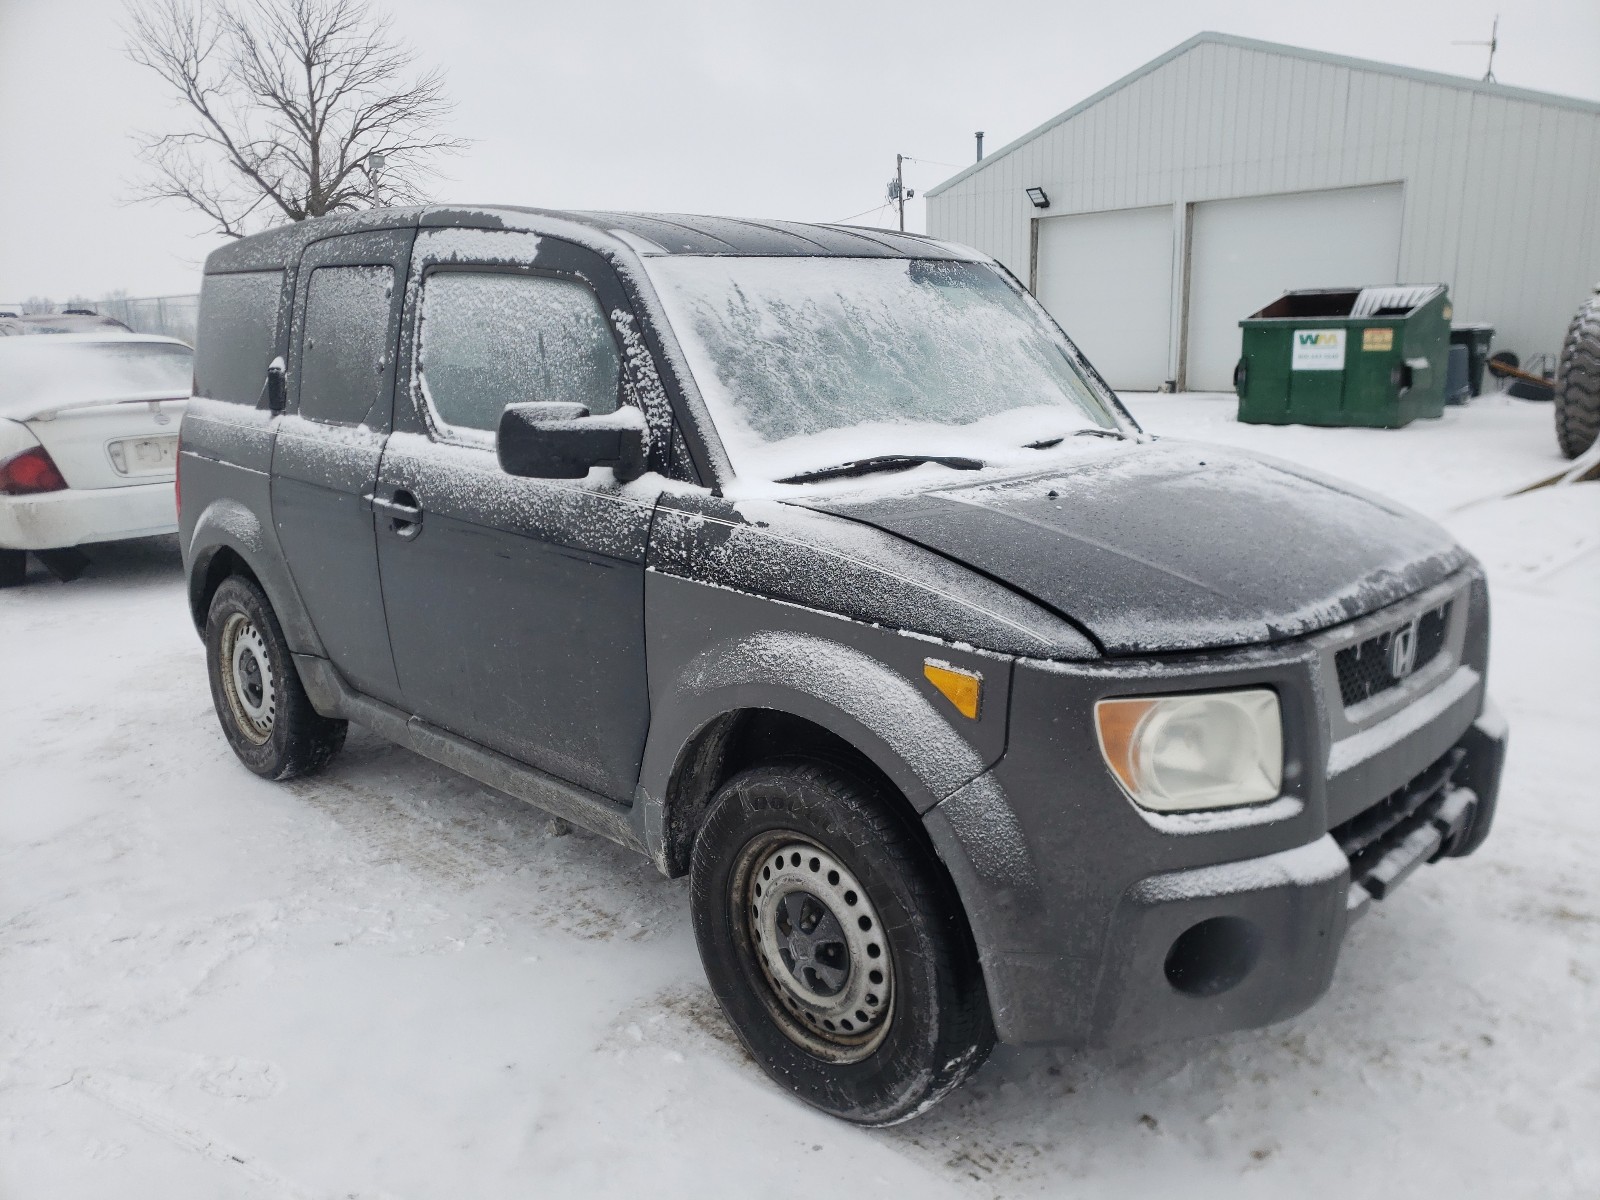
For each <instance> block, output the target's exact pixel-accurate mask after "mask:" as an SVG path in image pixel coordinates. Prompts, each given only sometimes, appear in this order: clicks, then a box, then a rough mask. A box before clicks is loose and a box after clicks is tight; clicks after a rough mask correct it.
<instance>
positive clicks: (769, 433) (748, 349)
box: [645, 256, 1117, 480]
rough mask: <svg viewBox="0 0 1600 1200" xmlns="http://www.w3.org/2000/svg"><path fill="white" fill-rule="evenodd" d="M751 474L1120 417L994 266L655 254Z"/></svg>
mask: <svg viewBox="0 0 1600 1200" xmlns="http://www.w3.org/2000/svg"><path fill="white" fill-rule="evenodd" d="M645 263H646V267H647V269H648V270H649V272H650V276H651V278H652V279H653V280H654V282H655V284H656V289H657V291H658V292H659V294H660V296H661V300H662V303H663V305H664V306H665V307H666V310H667V315H668V317H669V318H670V319H671V321H672V324H673V327H674V329H676V331H677V333H678V337H679V340H680V341H681V342H682V344H683V347H684V353H685V354H686V355H687V356H688V359H689V367H690V369H691V370H692V371H693V372H694V376H695V380H696V382H697V383H698V384H699V387H700V391H701V393H702V394H703V395H704V396H705V399H706V403H707V405H708V406H709V407H710V409H711V414H712V417H713V418H714V419H715V420H716V422H717V429H718V432H719V433H720V434H721V435H722V441H723V444H724V446H725V447H726V449H727V451H728V455H729V458H730V459H731V460H732V462H733V467H734V470H735V471H736V472H737V473H738V474H739V475H741V476H744V477H747V478H749V477H754V478H759V479H766V480H774V479H784V478H787V477H790V476H794V475H797V474H801V473H804V472H807V471H811V470H816V469H819V468H825V467H828V466H830V465H834V464H837V463H841V462H845V461H851V460H855V461H859V460H861V459H864V458H869V457H874V456H879V455H964V456H973V457H977V458H980V459H981V458H985V454H984V450H985V447H987V446H991V445H992V446H995V447H1001V446H1004V447H1005V448H1007V449H1008V450H1011V451H1015V449H1016V448H1017V447H1019V446H1020V445H1022V444H1023V443H1028V442H1040V441H1050V440H1053V439H1059V438H1062V437H1064V436H1067V435H1069V434H1071V433H1073V432H1076V431H1078V430H1081V429H1086V428H1088V429H1115V428H1116V427H1117V422H1116V418H1115V417H1114V416H1113V415H1112V413H1111V411H1110V410H1109V408H1108V407H1107V406H1106V404H1105V403H1104V402H1103V401H1102V400H1101V399H1100V397H1099V395H1098V394H1097V393H1096V391H1095V390H1094V389H1093V388H1091V387H1090V385H1089V384H1088V383H1087V382H1086V381H1085V380H1084V379H1083V377H1082V376H1081V375H1080V374H1079V373H1078V371H1077V370H1076V369H1075V368H1074V366H1073V364H1072V359H1071V351H1070V349H1069V348H1068V346H1067V344H1066V342H1065V341H1064V340H1063V339H1062V337H1061V335H1060V333H1059V332H1057V331H1056V330H1055V329H1054V328H1053V327H1052V326H1051V325H1050V324H1049V322H1048V321H1046V320H1044V319H1043V318H1042V317H1041V316H1040V314H1039V313H1038V311H1037V310H1036V309H1035V308H1034V307H1033V305H1032V304H1031V303H1030V302H1029V301H1028V300H1027V298H1026V297H1024V296H1023V295H1021V294H1019V293H1018V291H1017V289H1016V288H1015V287H1014V286H1013V285H1012V284H1011V283H1010V282H1009V281H1007V280H1006V279H1005V278H1004V277H1003V276H1002V275H1001V274H1000V273H999V272H997V271H995V270H994V269H993V268H992V267H990V266H989V265H987V264H985V263H978V262H944V261H930V260H925V259H903V258H732V257H729V258H715V257H695V256H672V257H662V258H647V259H646V260H645Z"/></svg>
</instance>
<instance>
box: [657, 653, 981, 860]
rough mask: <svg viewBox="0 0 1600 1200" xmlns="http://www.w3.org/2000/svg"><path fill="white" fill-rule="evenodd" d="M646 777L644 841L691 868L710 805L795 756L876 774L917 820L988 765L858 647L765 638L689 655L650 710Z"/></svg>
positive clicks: (889, 671) (666, 857) (664, 856)
mask: <svg viewBox="0 0 1600 1200" xmlns="http://www.w3.org/2000/svg"><path fill="white" fill-rule="evenodd" d="M652 709H653V717H652V724H651V732H650V739H649V742H648V744H647V745H646V748H645V755H644V761H643V769H642V771H641V775H640V789H639V790H640V795H641V799H642V800H643V803H644V825H645V830H644V832H645V842H646V845H647V846H648V847H649V850H650V854H651V857H652V858H653V859H654V860H655V862H656V865H657V866H658V867H659V868H660V869H661V870H662V871H663V872H665V873H666V874H668V875H680V874H682V873H683V872H684V871H686V870H687V869H688V861H689V858H688V856H689V851H690V849H691V848H692V846H693V841H694V833H695V831H696V830H697V829H698V827H699V821H700V819H701V818H702V817H703V815H704V813H705V810H706V807H707V805H708V804H709V802H710V799H711V797H712V796H713V795H714V794H715V793H716V790H717V788H719V787H720V786H721V785H722V783H724V782H725V781H726V780H727V779H728V778H729V777H731V776H732V775H733V774H735V773H736V772H737V771H739V770H742V769H744V768H745V767H746V766H751V765H754V764H755V763H757V762H761V761H768V760H770V759H774V758H780V757H786V756H794V755H796V754H798V755H802V756H805V757H810V758H816V759H822V760H824V761H829V762H832V763H834V764H835V765H839V766H842V767H845V768H846V769H851V770H854V771H857V772H858V773H861V774H863V775H866V776H868V777H870V778H872V779H873V780H874V781H875V782H877V783H878V784H880V785H881V786H882V787H883V789H884V791H885V792H886V794H888V795H890V796H891V797H893V798H894V802H896V803H900V804H904V805H905V808H906V811H907V813H908V815H910V816H912V817H914V818H918V820H917V824H918V826H919V827H920V825H921V820H920V817H921V814H923V813H925V812H927V811H928V810H929V809H931V808H932V807H933V806H934V805H936V804H938V803H939V802H940V801H941V800H943V799H944V798H945V797H947V796H949V795H951V794H952V793H954V792H955V791H957V790H958V789H959V788H961V787H962V786H963V785H965V784H966V783H968V782H970V781H971V780H972V779H973V778H975V777H976V776H978V775H979V774H981V773H982V772H983V771H984V770H985V769H986V767H987V765H988V764H987V763H986V762H985V760H984V758H983V756H982V755H980V754H979V753H978V751H977V750H976V749H974V748H973V746H972V745H971V744H969V743H968V742H967V741H966V740H965V739H963V738H962V737H961V736H960V735H959V734H957V733H956V731H955V730H954V729H952V728H951V726H950V724H949V722H948V721H947V720H946V719H945V718H944V717H943V716H942V715H941V714H939V713H938V712H937V711H936V710H935V709H934V708H933V706H932V705H931V704H930V703H929V702H928V700H927V698H926V697H924V696H923V695H922V694H921V693H920V692H918V690H917V689H916V688H915V687H914V686H913V685H912V684H911V683H910V681H909V680H907V679H906V678H905V677H904V676H903V675H901V674H900V673H899V672H897V671H895V670H893V669H892V668H890V667H888V666H887V665H885V664H884V663H882V662H879V661H878V660H877V659H875V658H873V657H871V656H870V655H868V654H866V653H864V652H863V651H861V650H858V649H856V648H855V647H852V646H847V645H844V644H842V643H839V642H833V641H829V640H827V639H824V638H821V637H815V636H812V635H806V634H796V633H775V632H770V631H768V632H762V633H757V634H753V635H751V636H747V637H744V638H738V639H733V640H730V641H728V642H724V643H721V644H719V645H717V646H714V647H712V648H710V649H708V650H706V651H704V652H702V653H701V654H700V655H698V656H696V657H695V658H694V659H692V660H691V661H690V662H689V663H688V664H687V666H686V668H685V669H684V670H683V672H682V673H681V675H680V677H679V679H678V680H677V681H676V683H675V686H673V687H672V688H671V689H670V690H669V691H668V693H667V694H666V695H665V696H659V695H658V697H657V698H656V701H655V702H654V703H653V705H652Z"/></svg>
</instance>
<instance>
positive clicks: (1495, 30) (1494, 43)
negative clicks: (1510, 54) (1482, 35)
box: [1450, 13, 1500, 83]
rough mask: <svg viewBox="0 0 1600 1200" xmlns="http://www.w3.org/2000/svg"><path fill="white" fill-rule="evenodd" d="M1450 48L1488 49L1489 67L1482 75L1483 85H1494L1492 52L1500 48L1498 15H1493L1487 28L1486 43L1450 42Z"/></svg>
mask: <svg viewBox="0 0 1600 1200" xmlns="http://www.w3.org/2000/svg"><path fill="white" fill-rule="evenodd" d="M1450 44H1451V45H1452V46H1487V47H1489V67H1488V70H1486V71H1484V73H1483V81H1484V82H1485V83H1495V82H1496V80H1495V77H1494V52H1495V51H1496V50H1498V49H1499V48H1500V14H1499V13H1495V15H1494V24H1493V25H1492V26H1490V28H1489V40H1488V41H1487V42H1451V43H1450Z"/></svg>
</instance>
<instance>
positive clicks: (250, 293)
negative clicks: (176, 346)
mask: <svg viewBox="0 0 1600 1200" xmlns="http://www.w3.org/2000/svg"><path fill="white" fill-rule="evenodd" d="M282 290H283V272H282V271H249V272H246V273H245V274H242V275H207V276H206V277H205V279H204V280H203V281H202V282H201V284H200V325H199V332H198V333H197V334H196V337H195V360H194V394H195V395H197V396H209V397H211V398H212V399H214V400H229V401H232V402H233V403H235V404H255V403H256V402H257V401H258V400H260V399H261V388H262V385H263V384H265V382H266V378H267V363H268V362H269V361H270V360H271V358H272V356H273V355H274V354H275V353H276V352H277V351H276V350H275V349H274V346H275V345H276V344H277V338H278V296H279V293H280V292H281V291H282Z"/></svg>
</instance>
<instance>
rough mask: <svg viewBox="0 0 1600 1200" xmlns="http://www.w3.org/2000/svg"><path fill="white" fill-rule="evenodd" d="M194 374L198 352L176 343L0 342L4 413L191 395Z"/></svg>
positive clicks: (0, 391)
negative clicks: (195, 356) (195, 352)
mask: <svg viewBox="0 0 1600 1200" xmlns="http://www.w3.org/2000/svg"><path fill="white" fill-rule="evenodd" d="M193 378H194V351H193V350H191V349H189V347H187V346H182V345H178V344H177V343H175V342H140V341H134V340H133V339H131V338H130V339H128V340H126V341H124V340H121V339H118V340H107V341H103V342H80V341H78V340H77V339H76V338H71V339H70V340H69V338H67V337H65V336H62V335H59V334H58V335H55V336H50V337H30V338H6V339H4V340H3V341H0V414H12V415H17V414H21V413H24V412H26V413H30V414H31V413H35V412H40V411H43V410H47V409H50V408H54V407H65V406H67V405H82V404H93V403H96V402H99V401H107V400H164V399H168V398H172V397H177V396H187V395H188V394H189V389H190V385H191V383H192V381H193Z"/></svg>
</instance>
